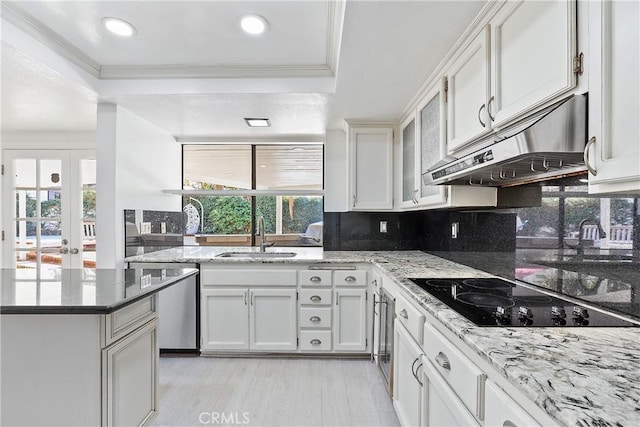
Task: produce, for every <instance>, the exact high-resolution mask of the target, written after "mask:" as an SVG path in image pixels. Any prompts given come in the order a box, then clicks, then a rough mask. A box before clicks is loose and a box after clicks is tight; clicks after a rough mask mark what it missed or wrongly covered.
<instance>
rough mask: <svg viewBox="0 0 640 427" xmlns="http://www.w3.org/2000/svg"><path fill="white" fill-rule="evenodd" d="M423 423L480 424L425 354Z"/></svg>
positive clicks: (433, 424) (423, 362)
mask: <svg viewBox="0 0 640 427" xmlns="http://www.w3.org/2000/svg"><path fill="white" fill-rule="evenodd" d="M422 383H423V394H424V399H423V401H422V425H423V426H427V427H430V426H433V427H443V426H478V425H479V424H478V422H477V421H476V419H475V418H474V417H473V416H472V415H471V414H470V413H469V411H468V410H467V408H466V407H465V406H464V404H463V403H462V401H460V399H459V398H458V396H457V395H456V394H455V393H454V391H453V390H452V389H451V387H449V385H448V384H447V382H446V381H445V380H444V378H442V376H441V375H440V374H439V373H438V371H437V370H436V368H435V367H434V366H433V365H432V364H431V362H430V361H429V359H428V357H427V356H425V357H424V358H423V361H422Z"/></svg>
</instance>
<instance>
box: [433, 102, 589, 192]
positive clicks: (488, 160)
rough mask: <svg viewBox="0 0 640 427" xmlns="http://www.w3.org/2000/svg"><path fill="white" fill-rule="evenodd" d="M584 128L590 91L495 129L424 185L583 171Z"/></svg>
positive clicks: (515, 181)
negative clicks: (485, 142) (482, 142)
mask: <svg viewBox="0 0 640 427" xmlns="http://www.w3.org/2000/svg"><path fill="white" fill-rule="evenodd" d="M586 132H587V99H586V95H575V96H573V97H571V98H569V99H567V100H565V101H563V102H561V103H559V104H555V105H553V106H551V107H549V108H547V109H545V110H543V111H541V112H539V113H538V114H536V115H535V116H533V117H531V118H530V119H528V120H527V121H526V122H524V123H522V124H520V125H517V126H515V127H512V128H510V129H506V130H504V131H502V132H500V133H499V134H496V135H493V136H492V137H491V140H492V141H493V142H492V143H491V144H490V145H488V146H486V145H485V146H484V148H482V149H480V150H477V151H475V152H473V153H471V154H468V155H465V156H463V157H460V158H453V159H452V158H451V157H449V158H447V159H446V160H445V162H446V163H444V164H443V162H439V164H438V163H437V164H436V165H434V166H432V167H431V168H430V169H429V170H428V171H427V172H425V173H424V174H422V179H423V181H424V183H425V185H439V184H453V185H483V186H491V187H506V186H512V185H520V184H525V183H529V182H534V181H542V180H546V179H551V178H556V177H560V176H564V175H570V174H574V173H578V172H582V171H585V170H586V165H585V163H584V158H583V154H584V148H585V144H586V135H587V133H586Z"/></svg>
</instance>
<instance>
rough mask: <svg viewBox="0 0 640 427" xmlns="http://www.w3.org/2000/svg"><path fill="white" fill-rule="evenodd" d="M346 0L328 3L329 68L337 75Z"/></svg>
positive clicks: (327, 55)
mask: <svg viewBox="0 0 640 427" xmlns="http://www.w3.org/2000/svg"><path fill="white" fill-rule="evenodd" d="M344 4H345V0H335V1H334V0H330V1H329V2H328V3H327V6H328V9H329V10H328V14H327V15H328V16H327V53H326V57H327V63H326V65H327V68H328V69H329V70H331V72H332V73H333V75H334V76H335V75H336V73H337V72H338V59H339V58H340V45H341V40H342V28H343V24H344Z"/></svg>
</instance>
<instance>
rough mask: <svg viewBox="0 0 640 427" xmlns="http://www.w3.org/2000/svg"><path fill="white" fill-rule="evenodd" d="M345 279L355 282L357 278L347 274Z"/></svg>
mask: <svg viewBox="0 0 640 427" xmlns="http://www.w3.org/2000/svg"><path fill="white" fill-rule="evenodd" d="M344 281H345V282H355V281H356V278H355V277H353V276H347V277H345V278H344Z"/></svg>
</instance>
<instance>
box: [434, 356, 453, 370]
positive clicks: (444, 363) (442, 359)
mask: <svg viewBox="0 0 640 427" xmlns="http://www.w3.org/2000/svg"><path fill="white" fill-rule="evenodd" d="M436 363H437V364H438V365H440V366H441V367H442V368H444V369H447V370H451V363H449V358H448V357H447V355H446V354H444V353H443V352H439V353H438V355H437V356H436Z"/></svg>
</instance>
